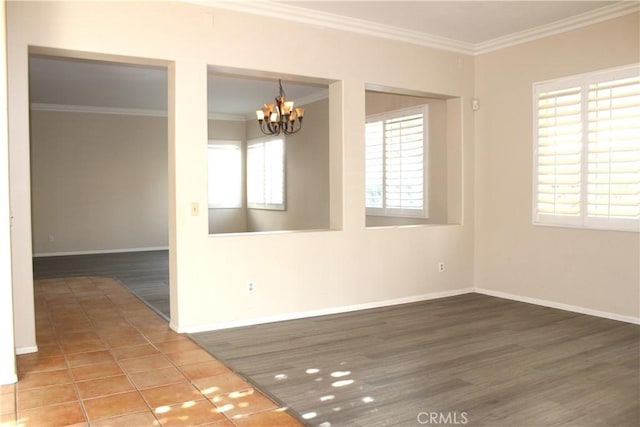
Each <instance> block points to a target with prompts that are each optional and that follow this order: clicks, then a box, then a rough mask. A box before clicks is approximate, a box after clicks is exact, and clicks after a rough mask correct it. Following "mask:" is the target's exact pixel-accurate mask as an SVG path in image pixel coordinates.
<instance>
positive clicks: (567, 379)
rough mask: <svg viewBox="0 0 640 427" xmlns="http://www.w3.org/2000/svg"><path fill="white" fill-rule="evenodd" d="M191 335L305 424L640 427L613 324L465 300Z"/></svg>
mask: <svg viewBox="0 0 640 427" xmlns="http://www.w3.org/2000/svg"><path fill="white" fill-rule="evenodd" d="M193 338H195V340H196V341H197V342H199V343H200V344H201V345H202V346H204V347H205V348H207V349H208V350H209V351H210V352H212V353H213V354H214V355H216V357H218V358H220V359H221V360H223V361H225V362H226V363H227V364H229V365H230V366H231V367H232V368H233V369H234V370H236V371H238V372H239V373H241V374H242V375H244V376H246V377H248V378H250V379H251V380H252V381H253V382H254V383H255V384H257V385H258V386H259V387H260V388H262V389H263V390H266V391H267V392H269V393H270V395H271V396H272V397H274V398H275V399H277V400H279V401H280V402H283V403H284V404H286V405H287V406H289V407H291V408H292V409H293V410H294V411H296V412H297V413H298V414H300V415H301V417H303V418H304V419H305V420H306V421H307V422H308V423H309V425H313V426H322V427H328V426H334V427H335V426H405V425H407V426H409V425H420V422H422V424H431V425H433V424H436V423H435V422H429V423H425V421H440V422H439V423H437V424H448V425H452V424H458V425H459V424H462V421H463V420H464V421H466V424H467V425H473V426H555V425H570V426H581V427H582V426H638V425H640V395H639V393H640V392H639V390H640V383H639V381H640V380H639V378H640V368H639V364H640V356H639V355H640V326H637V325H631V324H626V323H622V322H617V321H613V320H607V319H602V318H596V317H592V316H586V315H581V314H576V313H571V312H566V311H561V310H555V309H551V308H545V307H539V306H534V305H530V304H524V303H519V302H513V301H508V300H503V299H499V298H494V297H489V296H484V295H479V294H468V295H461V296H456V297H452V298H445V299H440V300H433V301H427V302H421V303H415V304H407V305H401V306H395V307H388V308H382V309H375V310H367V311H360V312H354V313H346V314H339V315H333V316H323V317H316V318H309V319H301V320H294V321H288V322H279V323H272V324H265V325H257V326H252V327H244V328H237V329H229V330H222V331H214V332H205V333H199V334H194V335H193ZM429 417H436V418H431V419H430V418H429ZM437 417H440V418H437ZM443 421H444V422H443ZM447 421H448V422H447ZM454 421H457V423H456V422H454Z"/></svg>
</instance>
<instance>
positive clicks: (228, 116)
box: [207, 113, 256, 122]
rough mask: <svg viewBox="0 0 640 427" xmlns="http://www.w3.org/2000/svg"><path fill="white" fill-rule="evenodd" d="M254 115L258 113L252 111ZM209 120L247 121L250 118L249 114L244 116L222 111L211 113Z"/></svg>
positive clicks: (208, 116)
mask: <svg viewBox="0 0 640 427" xmlns="http://www.w3.org/2000/svg"><path fill="white" fill-rule="evenodd" d="M251 114H252V115H253V116H255V115H256V113H251ZM207 118H208V119H209V120H223V121H227V122H245V121H247V120H248V116H246V117H245V116H243V115H242V114H220V113H209V114H208V115H207Z"/></svg>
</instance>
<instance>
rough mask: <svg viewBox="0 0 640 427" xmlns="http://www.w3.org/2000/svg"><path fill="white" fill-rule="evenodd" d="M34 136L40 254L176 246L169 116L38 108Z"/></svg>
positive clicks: (36, 227)
mask: <svg viewBox="0 0 640 427" xmlns="http://www.w3.org/2000/svg"><path fill="white" fill-rule="evenodd" d="M30 135H31V203H32V205H31V206H32V221H33V236H32V237H33V252H34V253H35V254H36V255H46V254H56V253H82V252H93V251H117V250H131V249H133V250H135V249H144V248H162V247H167V246H168V240H167V232H168V212H167V206H168V200H167V165H168V162H167V119H166V118H165V117H143V116H132V115H121V114H88V113H70V112H54V111H32V112H31V134H30ZM49 236H51V237H52V238H53V241H49Z"/></svg>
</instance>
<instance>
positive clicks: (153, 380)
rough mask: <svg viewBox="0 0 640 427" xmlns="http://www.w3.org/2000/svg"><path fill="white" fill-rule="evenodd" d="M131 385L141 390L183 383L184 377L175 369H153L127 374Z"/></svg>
mask: <svg viewBox="0 0 640 427" xmlns="http://www.w3.org/2000/svg"><path fill="white" fill-rule="evenodd" d="M129 378H131V381H132V382H133V384H134V385H135V386H136V387H137V388H138V390H142V389H145V388H152V387H159V386H162V385H168V384H174V383H179V382H184V381H185V376H184V375H183V374H182V373H181V372H180V371H179V370H178V369H176V368H175V367H173V366H171V367H169V368H162V369H154V370H151V371H144V372H136V373H134V374H129Z"/></svg>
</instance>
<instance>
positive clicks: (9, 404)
mask: <svg viewBox="0 0 640 427" xmlns="http://www.w3.org/2000/svg"><path fill="white" fill-rule="evenodd" d="M15 413H16V396H15V394H14V393H2V394H0V415H7V414H15Z"/></svg>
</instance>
